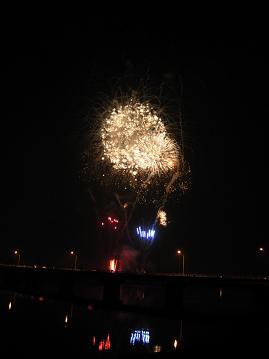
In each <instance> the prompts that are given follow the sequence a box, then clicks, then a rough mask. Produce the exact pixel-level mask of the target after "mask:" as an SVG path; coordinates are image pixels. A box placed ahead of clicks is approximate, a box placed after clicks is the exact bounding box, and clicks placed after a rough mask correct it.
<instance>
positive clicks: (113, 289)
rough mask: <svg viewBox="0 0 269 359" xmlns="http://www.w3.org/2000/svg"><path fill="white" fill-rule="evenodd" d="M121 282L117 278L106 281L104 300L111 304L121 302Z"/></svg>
mask: <svg viewBox="0 0 269 359" xmlns="http://www.w3.org/2000/svg"><path fill="white" fill-rule="evenodd" d="M120 287H121V283H120V282H119V281H116V280H109V281H105V282H104V291H103V301H104V303H106V304H109V305H118V304H121V300H120Z"/></svg>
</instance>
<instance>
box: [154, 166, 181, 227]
mask: <svg viewBox="0 0 269 359" xmlns="http://www.w3.org/2000/svg"><path fill="white" fill-rule="evenodd" d="M179 176H180V171H179V168H177V171H176V172H175V173H174V174H173V176H172V178H171V180H170V182H169V183H168V185H167V186H166V188H165V194H164V197H163V199H162V202H161V205H160V207H159V209H158V211H157V215H156V218H155V221H154V227H155V225H156V223H157V221H158V213H159V212H160V210H161V208H163V207H164V205H165V203H166V201H167V197H168V195H169V193H170V190H171V188H172V186H173V184H174V183H175V181H176V180H177V179H178V178H179Z"/></svg>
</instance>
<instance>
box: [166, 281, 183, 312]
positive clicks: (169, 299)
mask: <svg viewBox="0 0 269 359" xmlns="http://www.w3.org/2000/svg"><path fill="white" fill-rule="evenodd" d="M183 297H184V288H183V287H182V286H176V285H175V284H166V286H165V299H164V307H165V309H166V310H168V311H171V312H177V313H179V312H182V311H183Z"/></svg>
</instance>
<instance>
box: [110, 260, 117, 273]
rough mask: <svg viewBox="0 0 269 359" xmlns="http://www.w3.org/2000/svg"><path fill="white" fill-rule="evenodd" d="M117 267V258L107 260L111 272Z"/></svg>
mask: <svg viewBox="0 0 269 359" xmlns="http://www.w3.org/2000/svg"><path fill="white" fill-rule="evenodd" d="M117 267H118V260H117V259H110V260H109V270H110V271H111V272H116V270H117Z"/></svg>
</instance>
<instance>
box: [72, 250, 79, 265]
mask: <svg viewBox="0 0 269 359" xmlns="http://www.w3.org/2000/svg"><path fill="white" fill-rule="evenodd" d="M70 254H71V256H75V258H74V267H73V269H77V260H78V255H77V254H76V253H75V252H74V251H71V252H70Z"/></svg>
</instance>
